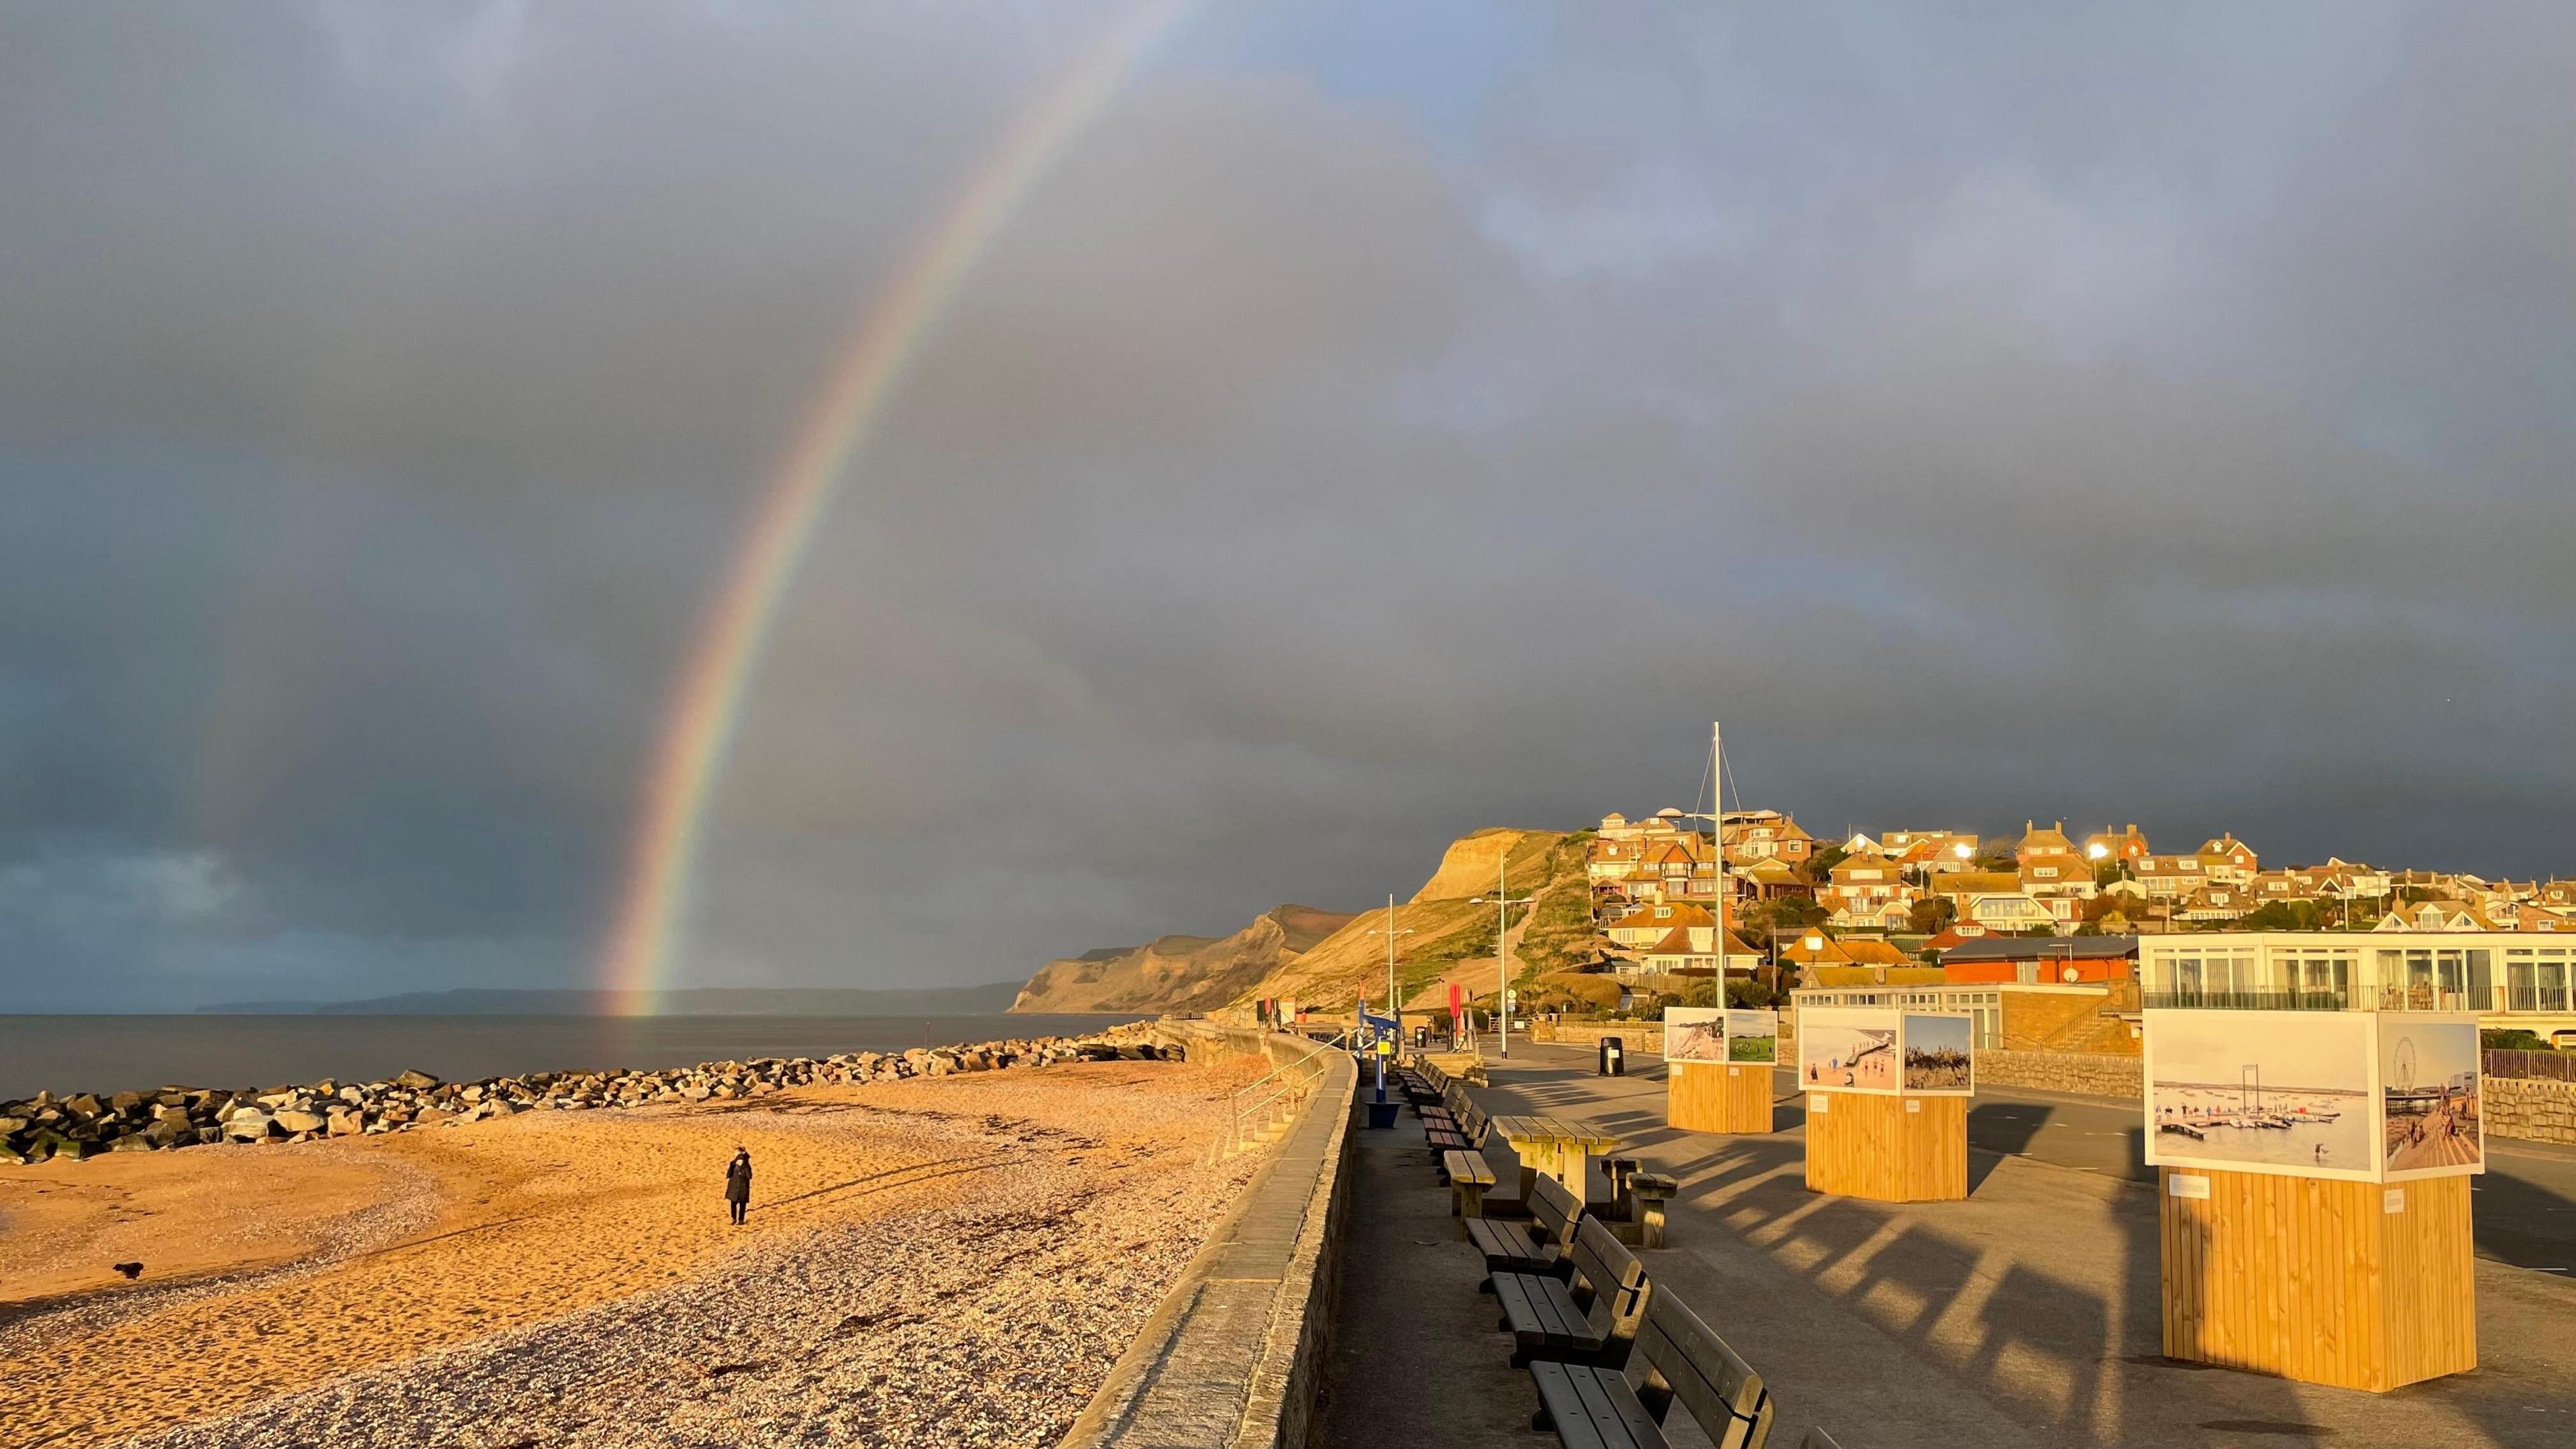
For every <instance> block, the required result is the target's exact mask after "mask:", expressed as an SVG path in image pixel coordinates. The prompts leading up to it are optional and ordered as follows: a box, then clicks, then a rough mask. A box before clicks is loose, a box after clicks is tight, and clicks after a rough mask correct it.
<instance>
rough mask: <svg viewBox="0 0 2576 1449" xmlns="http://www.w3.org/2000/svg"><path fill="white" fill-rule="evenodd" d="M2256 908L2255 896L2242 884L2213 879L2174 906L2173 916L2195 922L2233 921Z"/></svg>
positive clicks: (2176, 918)
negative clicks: (2229, 883) (2228, 883)
mask: <svg viewBox="0 0 2576 1449" xmlns="http://www.w3.org/2000/svg"><path fill="white" fill-rule="evenodd" d="M2252 909H2254V898H2253V896H2252V895H2251V894H2250V893H2249V892H2247V891H2246V890H2245V888H2244V887H2242V886H2233V885H2220V884H2219V883H2217V882H2216V881H2211V882H2209V883H2207V884H2205V885H2203V886H2202V887H2201V888H2200V889H2198V890H2196V891H2193V892H2192V893H2191V894H2190V895H2187V896H2185V897H2183V898H2182V901H2181V903H2180V904H2178V905H2176V906H2175V907H2174V913H2173V918H2174V919H2175V920H2177V921H2188V922H2192V923H2194V924H2212V923H2215V922H2219V921H2232V920H2235V919H2236V918H2237V917H2238V916H2241V915H2243V914H2245V913H2246V912H2247V911H2250V910H2252Z"/></svg>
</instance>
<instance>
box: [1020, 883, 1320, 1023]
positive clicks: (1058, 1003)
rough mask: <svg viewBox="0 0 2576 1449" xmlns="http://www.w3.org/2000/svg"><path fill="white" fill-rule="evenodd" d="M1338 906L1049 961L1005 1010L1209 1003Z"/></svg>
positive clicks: (1311, 941)
mask: <svg viewBox="0 0 2576 1449" xmlns="http://www.w3.org/2000/svg"><path fill="white" fill-rule="evenodd" d="M1350 920H1351V917H1350V916H1349V915H1347V914H1345V913H1343V912H1340V911H1326V910H1319V909H1317V908H1316V907H1313V906H1298V905H1286V906H1280V907H1278V908H1277V909H1275V910H1270V911H1265V912H1263V913H1262V914H1260V915H1258V916H1255V917H1254V918H1253V920H1252V924H1251V925H1249V926H1246V927H1244V928H1243V929H1242V930H1240V931H1237V932H1235V933H1234V934H1233V935H1231V936H1220V937H1216V938H1213V939H1211V938H1209V937H1206V936H1165V937H1163V938H1161V939H1160V940H1157V941H1154V942H1152V943H1150V944H1147V945H1143V946H1138V947H1134V948H1132V949H1128V950H1116V949H1112V950H1106V951H1088V952H1085V953H1083V954H1082V955H1080V956H1072V957H1067V958H1064V959H1062V960H1057V961H1050V962H1048V963H1047V964H1046V965H1044V966H1042V967H1039V968H1038V972H1037V974H1036V975H1034V976H1032V977H1030V978H1029V984H1028V985H1026V986H1024V987H1022V988H1020V995H1019V999H1018V1000H1017V1001H1015V1002H1013V1003H1012V1004H1011V1009H1012V1010H1013V1011H1068V1012H1069V1011H1154V1012H1162V1011H1213V1010H1215V1009H1216V1008H1218V1007H1221V1006H1224V1005H1225V1004H1226V1003H1228V1002H1230V1001H1233V1000H1234V999H1235V998H1236V997H1238V996H1241V995H1243V994H1244V993H1245V992H1247V991H1249V990H1250V989H1251V987H1252V986H1253V985H1254V984H1255V983H1257V982H1259V981H1261V980H1262V979H1263V978H1264V977H1267V976H1269V975H1270V974H1272V973H1273V972H1275V971H1277V970H1279V969H1280V968H1281V967H1283V966H1286V965H1289V964H1291V963H1293V962H1295V961H1296V960H1297V958H1298V957H1299V956H1300V955H1301V954H1303V953H1304V952H1305V951H1307V950H1310V949H1312V948H1313V947H1314V946H1315V944H1316V943H1317V942H1319V941H1322V940H1324V939H1325V938H1327V937H1329V936H1331V935H1332V934H1333V933H1334V932H1335V931H1337V930H1340V929H1341V928H1342V927H1343V926H1344V925H1346V924H1348V923H1349V921H1350Z"/></svg>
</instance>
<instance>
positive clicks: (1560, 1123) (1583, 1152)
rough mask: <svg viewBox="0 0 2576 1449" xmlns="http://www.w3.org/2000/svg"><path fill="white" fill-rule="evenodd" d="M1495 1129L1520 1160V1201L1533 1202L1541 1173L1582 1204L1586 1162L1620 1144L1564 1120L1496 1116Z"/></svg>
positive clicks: (1609, 1136) (1612, 1136)
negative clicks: (1559, 1184) (1534, 1189)
mask: <svg viewBox="0 0 2576 1449" xmlns="http://www.w3.org/2000/svg"><path fill="white" fill-rule="evenodd" d="M1491 1120H1492V1125H1493V1130H1494V1131H1496V1132H1499V1133H1501V1134H1502V1137H1503V1140H1504V1141H1506V1142H1508V1143H1510V1144H1511V1145H1512V1155H1513V1156H1515V1157H1518V1158H1519V1159H1520V1160H1521V1201H1523V1202H1528V1201H1529V1200H1530V1189H1531V1188H1533V1187H1535V1186H1537V1184H1538V1175H1539V1174H1540V1173H1542V1172H1544V1173H1546V1174H1547V1175H1548V1176H1550V1177H1553V1178H1555V1179H1556V1180H1557V1181H1558V1182H1561V1183H1563V1184H1564V1185H1565V1187H1566V1190H1567V1191H1569V1192H1571V1193H1573V1194H1574V1200H1575V1201H1576V1202H1581V1201H1583V1174H1584V1168H1585V1161H1584V1159H1585V1158H1586V1156H1587V1155H1588V1154H1591V1153H1594V1152H1607V1151H1609V1150H1611V1149H1612V1148H1614V1147H1617V1146H1618V1145H1619V1139H1618V1137H1617V1136H1616V1135H1615V1134H1612V1133H1608V1132H1604V1131H1602V1130H1601V1129H1599V1128H1597V1127H1589V1126H1586V1125H1584V1124H1583V1123H1581V1122H1576V1121H1572V1120H1570V1119H1567V1118H1564V1117H1526V1116H1523V1117H1496V1118H1493V1119H1491Z"/></svg>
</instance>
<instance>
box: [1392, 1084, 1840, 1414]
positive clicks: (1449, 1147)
mask: <svg viewBox="0 0 2576 1449" xmlns="http://www.w3.org/2000/svg"><path fill="white" fill-rule="evenodd" d="M1401 1081H1402V1085H1403V1086H1404V1089H1405V1092H1406V1095H1407V1096H1408V1097H1409V1098H1410V1099H1411V1100H1412V1102H1413V1105H1414V1110H1415V1112H1416V1114H1417V1115H1418V1116H1420V1117H1421V1119H1422V1124H1423V1130H1424V1133H1425V1135H1426V1136H1428V1137H1429V1138H1430V1140H1431V1143H1432V1146H1433V1148H1434V1151H1435V1154H1436V1156H1435V1160H1436V1161H1437V1162H1438V1164H1439V1166H1440V1172H1441V1176H1442V1177H1443V1178H1445V1179H1446V1180H1447V1181H1448V1183H1449V1186H1450V1189H1451V1193H1452V1210H1453V1211H1455V1212H1456V1213H1457V1214H1458V1216H1459V1217H1460V1218H1461V1219H1462V1220H1463V1221H1464V1223H1465V1225H1466V1230H1467V1239H1468V1241H1469V1242H1471V1243H1473V1244H1474V1245H1475V1247H1476V1250H1477V1251H1478V1252H1479V1253H1480V1254H1482V1255H1483V1257H1484V1260H1485V1272H1486V1276H1485V1278H1484V1281H1482V1282H1480V1283H1478V1284H1477V1285H1476V1286H1477V1291H1478V1292H1480V1293H1491V1294H1492V1295H1493V1296H1494V1298H1495V1300H1496V1302H1497V1303H1498V1304H1499V1305H1500V1306H1501V1308H1502V1311H1503V1316H1502V1320H1501V1322H1500V1323H1498V1324H1497V1325H1496V1327H1497V1328H1498V1329H1500V1330H1501V1331H1504V1332H1507V1333H1509V1334H1511V1336H1512V1359H1511V1362H1512V1366H1513V1367H1514V1368H1527V1369H1528V1370H1529V1372H1530V1377H1531V1379H1532V1381H1533V1382H1534V1383H1535V1384H1536V1386H1537V1389H1538V1398H1539V1408H1538V1411H1537V1412H1536V1413H1534V1414H1532V1415H1531V1416H1530V1427H1532V1428H1534V1429H1549V1428H1553V1429H1554V1430H1555V1431H1556V1436H1557V1439H1558V1441H1559V1442H1560V1443H1562V1444H1563V1445H1565V1446H1566V1449H1661V1446H1663V1445H1664V1444H1665V1443H1666V1442H1667V1441H1666V1440H1665V1438H1664V1432H1663V1424H1664V1422H1665V1420H1666V1418H1667V1417H1668V1416H1669V1414H1670V1413H1671V1410H1672V1406H1673V1404H1674V1403H1675V1402H1676V1401H1678V1402H1679V1403H1680V1404H1681V1405H1682V1408H1683V1410H1684V1411H1685V1412H1687V1413H1688V1414H1689V1415H1690V1417H1691V1418H1692V1420H1693V1421H1695V1422H1696V1423H1697V1424H1698V1425H1699V1427H1700V1429H1701V1431H1702V1432H1703V1433H1705V1434H1706V1435H1707V1436H1708V1438H1709V1441H1710V1442H1711V1443H1712V1444H1714V1445H1716V1446H1718V1449H1762V1446H1763V1445H1764V1444H1765V1443H1766V1441H1767V1440H1768V1439H1769V1437H1770V1433H1771V1421H1772V1417H1773V1414H1774V1409H1773V1405H1772V1402H1771V1396H1770V1394H1769V1392H1768V1391H1767V1390H1766V1389H1765V1388H1764V1387H1763V1384H1762V1376H1761V1375H1760V1374H1758V1373H1755V1372H1754V1371H1753V1369H1752V1367H1751V1366H1750V1365H1748V1364H1746V1363H1745V1362H1744V1360H1743V1359H1742V1358H1741V1357H1739V1356H1738V1355H1737V1354H1736V1352H1735V1351H1734V1350H1733V1349H1731V1348H1729V1347H1727V1345H1726V1342H1725V1340H1723V1339H1721V1338H1719V1337H1718V1336H1717V1334H1716V1333H1715V1331H1713V1330H1711V1329H1710V1328H1709V1326H1708V1325H1707V1324H1706V1323H1704V1322H1702V1321H1701V1319H1700V1317H1699V1315H1698V1314H1696V1313H1694V1312H1692V1311H1691V1309H1690V1306H1689V1305H1688V1304H1685V1303H1684V1302H1682V1301H1681V1299H1680V1297H1679V1296H1678V1295H1676V1294H1675V1293H1674V1292H1673V1291H1672V1290H1671V1289H1669V1288H1666V1289H1663V1290H1661V1291H1658V1290H1657V1288H1656V1285H1655V1283H1654V1282H1653V1280H1652V1279H1650V1278H1649V1277H1648V1276H1647V1274H1646V1271H1645V1266H1644V1265H1643V1264H1642V1263H1640V1262H1639V1261H1638V1259H1637V1255H1636V1254H1635V1253H1633V1252H1631V1251H1629V1249H1628V1245H1627V1244H1625V1243H1623V1242H1621V1241H1620V1240H1619V1237H1618V1234H1617V1233H1616V1232H1614V1231H1613V1229H1612V1227H1611V1225H1610V1224H1609V1223H1607V1222H1604V1221H1603V1220H1602V1219H1601V1217H1599V1216H1598V1215H1596V1214H1593V1213H1590V1212H1587V1211H1585V1208H1584V1204H1583V1201H1582V1199H1581V1198H1579V1197H1577V1196H1576V1195H1575V1192H1574V1190H1573V1189H1571V1188H1568V1187H1567V1186H1566V1185H1565V1184H1563V1183H1561V1182H1559V1181H1557V1180H1556V1179H1555V1178H1553V1177H1550V1176H1547V1175H1545V1174H1540V1175H1538V1176H1537V1178H1536V1179H1535V1180H1534V1181H1533V1182H1532V1184H1531V1186H1530V1190H1529V1199H1528V1204H1527V1206H1528V1208H1529V1211H1530V1214H1531V1217H1530V1219H1529V1220H1528V1221H1526V1222H1521V1221H1505V1220H1502V1219H1498V1218H1488V1217H1486V1216H1485V1215H1484V1212H1483V1194H1484V1192H1485V1190H1486V1189H1487V1188H1490V1187H1492V1186H1493V1185H1494V1172H1493V1169H1492V1166H1491V1165H1490V1164H1489V1163H1488V1162H1487V1161H1486V1160H1485V1157H1484V1154H1483V1152H1482V1150H1481V1149H1482V1147H1483V1145H1484V1141H1485V1137H1486V1134H1487V1132H1488V1131H1489V1130H1490V1127H1491V1123H1490V1121H1489V1119H1488V1118H1487V1117H1486V1115H1485V1112H1484V1110H1483V1109H1482V1108H1480V1107H1478V1106H1477V1105H1476V1103H1475V1101H1474V1099H1473V1098H1471V1097H1470V1096H1468V1094H1467V1091H1466V1086H1465V1084H1464V1083H1463V1082H1460V1081H1458V1080H1457V1079H1455V1078H1453V1077H1450V1076H1448V1075H1447V1074H1445V1073H1443V1072H1441V1071H1440V1070H1439V1069H1438V1068H1437V1067H1434V1066H1432V1065H1431V1064H1429V1063H1427V1062H1421V1063H1415V1064H1413V1065H1411V1066H1409V1067H1408V1068H1407V1069H1406V1070H1405V1071H1404V1072H1403V1073H1402V1074H1401ZM1656 1207H1657V1208H1658V1210H1660V1207H1661V1203H1660V1202H1657V1204H1656ZM1658 1216H1660V1211H1658ZM1657 1236H1658V1240H1660V1235H1657ZM1632 1356H1634V1357H1636V1358H1639V1359H1642V1360H1643V1362H1644V1367H1645V1372H1644V1375H1643V1377H1642V1382H1640V1383H1637V1384H1634V1385H1632V1384H1631V1383H1630V1382H1629V1380H1628V1373H1627V1370H1628V1366H1629V1361H1630V1359H1631V1357H1632ZM1801 1449H1836V1446H1835V1444H1834V1441H1833V1438H1832V1437H1831V1436H1830V1435H1828V1434H1826V1433H1825V1431H1824V1430H1822V1429H1813V1430H1810V1431H1809V1432H1808V1433H1807V1435H1806V1437H1805V1439H1804V1440H1802V1441H1801Z"/></svg>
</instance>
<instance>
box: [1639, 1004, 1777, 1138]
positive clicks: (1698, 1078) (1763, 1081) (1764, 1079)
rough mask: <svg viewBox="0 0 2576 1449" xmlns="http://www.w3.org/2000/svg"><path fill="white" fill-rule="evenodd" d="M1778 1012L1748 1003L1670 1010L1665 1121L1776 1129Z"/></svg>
mask: <svg viewBox="0 0 2576 1449" xmlns="http://www.w3.org/2000/svg"><path fill="white" fill-rule="evenodd" d="M1779 1048H1780V1017H1779V1014H1778V1013H1777V1012H1771V1011H1755V1010H1749V1009H1746V1008H1742V1007H1722V1006H1673V1007H1666V1008H1665V1009H1664V1068H1665V1072H1664V1075H1665V1078H1666V1084H1665V1094H1664V1120H1665V1122H1666V1123H1667V1124H1668V1125H1670V1126H1673V1127H1676V1128H1679V1129H1681V1130H1683V1131H1686V1132H1768V1131H1770V1130H1771V1066H1772V1063H1773V1062H1774V1061H1775V1060H1776V1059H1777V1058H1778V1057H1779V1055H1780V1050H1779Z"/></svg>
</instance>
